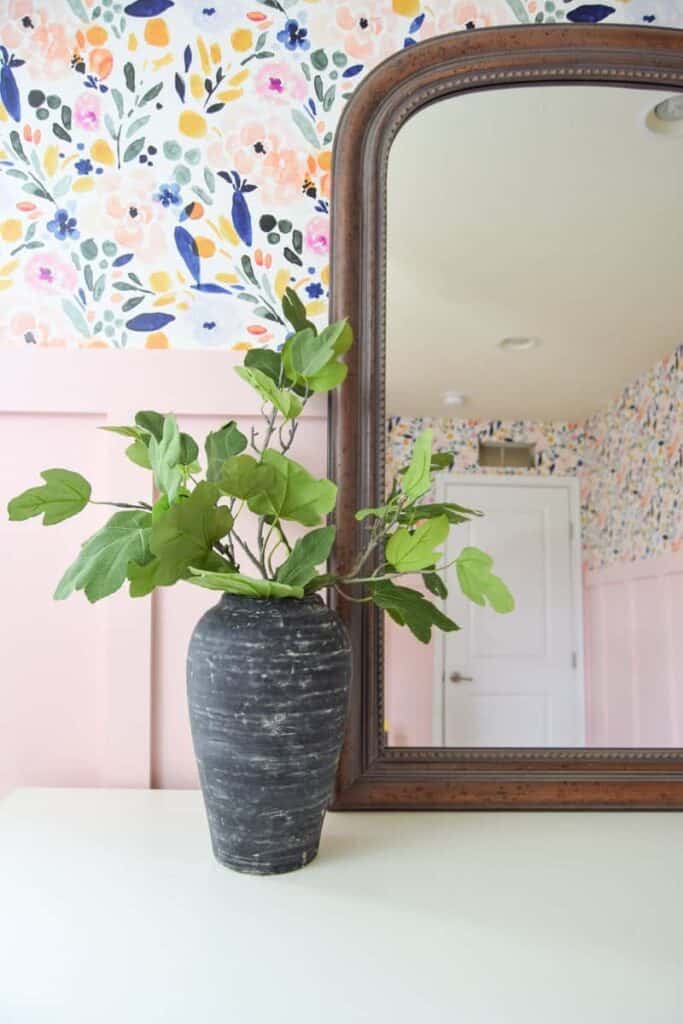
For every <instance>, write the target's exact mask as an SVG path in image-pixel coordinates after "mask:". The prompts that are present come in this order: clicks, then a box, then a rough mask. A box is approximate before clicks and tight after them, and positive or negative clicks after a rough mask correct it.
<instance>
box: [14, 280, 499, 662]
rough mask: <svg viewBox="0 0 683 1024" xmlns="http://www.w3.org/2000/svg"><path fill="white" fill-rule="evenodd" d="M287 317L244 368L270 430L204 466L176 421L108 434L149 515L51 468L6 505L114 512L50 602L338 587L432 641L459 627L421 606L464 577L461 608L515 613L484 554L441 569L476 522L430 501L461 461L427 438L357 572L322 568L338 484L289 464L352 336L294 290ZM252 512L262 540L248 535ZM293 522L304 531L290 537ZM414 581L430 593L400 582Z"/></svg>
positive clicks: (238, 439)
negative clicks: (161, 591)
mask: <svg viewBox="0 0 683 1024" xmlns="http://www.w3.org/2000/svg"><path fill="white" fill-rule="evenodd" d="M282 312H283V315H284V317H285V319H286V320H287V321H288V322H289V323H290V324H291V326H292V328H293V333H292V334H291V335H290V337H289V338H288V340H287V341H286V343H285V345H284V347H283V349H282V351H281V352H275V351H271V350H265V349H252V350H250V351H249V352H247V354H246V357H245V359H244V364H243V365H242V366H239V367H237V368H236V372H237V373H238V375H239V376H240V377H241V378H242V380H244V381H245V382H246V383H247V384H249V385H250V386H251V387H252V388H253V389H254V391H256V393H257V394H258V396H259V398H260V399H261V403H262V407H261V408H262V415H263V427H262V428H261V429H260V430H259V431H256V430H255V429H254V430H252V432H251V436H250V437H249V438H247V437H246V436H245V435H244V434H243V433H242V432H241V431H240V430H239V428H238V426H237V424H236V423H235V422H234V421H233V420H231V421H230V422H228V423H226V424H225V425H224V426H223V427H221V428H220V429H219V430H215V431H212V432H211V433H210V434H209V435H208V436H207V438H206V440H205V444H204V457H203V460H202V462H201V463H200V454H199V447H198V445H197V443H196V441H195V440H194V439H193V438H192V437H190V436H189V434H185V433H183V432H182V431H181V430H180V429H179V427H178V423H177V421H176V419H175V416H173V415H172V414H168V415H162V414H161V413H158V412H153V411H144V412H139V413H138V414H137V416H136V417H135V423H134V424H133V425H130V426H112V427H104V428H103V429H105V430H110V431H114V432H115V433H117V434H121V435H123V436H124V437H126V438H128V439H129V441H130V444H129V445H128V447H127V449H126V455H127V456H128V458H129V459H130V460H131V461H132V462H134V463H135V464H136V465H138V466H141V467H142V468H144V469H146V470H148V471H150V472H151V473H152V474H153V477H154V487H155V491H156V493H157V495H158V496H157V498H156V501H155V502H154V505H153V506H150V505H148V504H146V503H145V502H142V501H141V502H138V503H137V504H127V503H124V502H105V501H94V500H93V498H92V496H91V495H92V491H91V486H90V484H89V483H88V481H87V480H85V478H84V477H82V476H81V475H80V474H79V473H74V472H72V471H71V470H66V469H47V470H45V471H44V472H43V473H42V474H41V475H42V478H43V483H42V485H40V486H38V487H32V488H30V489H29V490H27V491H24V492H23V494H20V495H19V496H18V497H16V498H14V499H12V501H10V503H9V508H8V511H9V517H10V519H13V520H23V519H29V518H31V517H33V516H38V515H41V514H42V516H43V523H44V525H46V526H51V525H54V524H56V523H60V522H62V521H63V520H65V519H68V518H69V517H71V516H74V515H77V514H78V513H79V512H81V511H82V510H83V509H84V508H85V507H86V506H87V505H89V504H95V505H112V506H113V507H115V508H116V509H117V511H116V512H115V513H114V514H113V515H112V516H111V518H110V519H109V520H108V522H106V523H105V525H104V526H103V527H102V528H101V529H100V530H98V531H97V533H95V534H94V535H93V536H92V537H90V538H89V539H88V540H86V541H85V543H84V544H83V545H82V547H81V550H80V552H79V554H78V557H77V558H76V560H75V562H74V563H73V564H72V565H71V566H70V567H69V568H68V569H67V571H66V573H65V574H64V576H63V577H62V579H61V580H60V582H59V584H58V586H57V590H56V591H55V598H56V599H58V600H61V599H63V598H65V597H68V596H69V595H70V594H71V593H73V592H74V591H75V590H83V591H84V593H85V595H86V597H87V598H88V600H90V601H99V600H101V599H102V598H104V597H107V596H109V595H110V594H113V593H114V592H115V591H117V590H118V589H119V588H120V587H121V586H123V585H124V583H126V581H127V582H128V584H129V592H130V595H131V597H142V596H144V595H146V594H149V593H151V592H152V591H153V590H154V589H155V588H156V587H165V586H171V585H172V584H174V583H176V582H178V581H179V580H186V581H187V582H189V583H192V584H195V585H197V586H201V587H206V588H208V589H210V590H218V591H224V592H226V593H230V594H236V595H239V596H243V597H251V598H302V597H304V596H305V595H307V594H312V593H315V592H317V591H319V590H323V589H327V588H331V587H332V588H336V589H337V590H338V591H339V592H340V593H341V594H342V595H343V596H344V597H345V598H347V599H349V600H352V601H361V602H374V604H376V605H377V606H379V607H380V608H382V609H384V610H385V611H386V612H387V614H388V615H389V616H391V618H392V619H393V620H394V621H395V622H397V623H398V624H399V625H401V626H407V627H408V628H409V629H410V630H411V631H412V633H413V634H414V635H415V636H416V637H417V639H418V640H420V641H422V642H423V643H428V642H429V640H430V638H431V631H432V627H433V626H436V627H437V628H438V629H442V630H445V631H452V630H456V629H458V628H459V627H458V626H457V624H456V623H455V622H453V621H452V619H450V618H448V616H447V615H445V614H444V612H443V611H441V609H440V608H439V607H437V605H436V604H434V603H433V602H432V601H430V600H429V599H428V597H427V596H426V592H430V593H431V594H433V595H434V596H435V597H437V598H438V599H439V600H441V601H443V600H444V599H445V598H446V597H447V595H448V589H447V584H446V578H445V577H446V574H447V572H448V570H450V568H451V567H452V566H455V570H456V576H457V580H458V583H459V586H460V589H461V591H462V592H463V594H465V595H466V597H468V598H469V599H470V600H472V601H474V602H475V603H476V604H478V605H481V606H484V605H486V604H487V603H488V604H489V605H490V606H491V607H492V608H493V609H494V610H495V611H497V612H509V611H511V610H512V608H513V607H514V602H513V599H512V596H511V594H510V592H509V591H508V589H507V587H506V586H505V584H504V583H503V582H502V580H501V579H499V577H497V576H495V575H494V574H493V572H492V571H491V570H492V560H491V558H490V557H489V556H488V555H487V554H486V553H485V552H483V551H480V550H479V549H478V548H474V547H466V548H464V549H463V550H462V551H461V553H460V554H459V555H458V557H457V558H455V559H454V560H452V561H451V562H448V563H444V562H443V555H442V554H441V548H442V546H443V544H444V542H445V541H446V538H447V537H448V534H449V532H450V530H451V528H452V527H454V526H457V525H459V524H460V523H465V522H468V521H469V520H470V519H471V518H472V517H473V516H477V515H480V514H481V513H479V512H476V511H475V510H473V509H469V508H465V507H463V506H461V505H456V504H454V503H452V502H446V503H433V502H430V501H429V500H428V495H429V492H430V490H431V488H432V483H433V475H434V473H435V472H438V471H439V470H442V469H446V468H449V467H450V466H451V465H452V461H453V457H452V455H450V454H449V453H444V452H437V453H433V452H432V432H431V431H430V430H426V431H425V432H424V433H423V434H421V435H420V437H418V439H417V441H416V442H415V446H414V449H413V453H412V458H411V461H410V463H409V465H408V466H407V467H406V468H405V469H404V470H403V471H401V472H400V473H399V474H398V476H397V478H396V480H395V481H394V483H393V486H392V489H391V492H390V493H389V495H388V497H387V499H386V502H385V504H384V505H382V506H380V507H378V508H366V509H361V510H360V511H359V512H358V513H357V514H356V518H357V519H358V521H359V522H360V523H362V526H361V527H360V529H361V531H362V534H363V537H364V542H363V546H362V551H361V553H360V554H359V556H358V559H357V561H356V564H355V565H353V566H351V567H350V569H349V570H348V571H346V572H343V573H329V572H325V571H323V570H322V569H321V566H324V564H325V563H326V562H327V560H328V557H329V555H330V552H331V550H332V547H333V544H334V539H335V527H334V526H332V525H325V520H326V517H327V516H328V515H329V514H330V513H331V512H332V511H333V509H334V507H335V505H336V500H337V487H336V485H335V484H334V483H333V482H332V481H330V480H326V479H316V478H315V477H314V476H312V475H311V474H310V473H309V472H308V470H307V469H306V468H305V467H304V466H303V465H301V464H300V463H298V462H296V461H295V460H294V459H292V458H290V457H289V455H288V454H287V453H288V452H289V449H290V448H291V446H292V444H293V442H294V439H295V437H296V433H297V429H298V425H299V421H300V417H301V414H302V412H303V410H304V408H305V406H306V404H307V403H308V401H309V400H310V398H311V396H312V395H314V394H316V393H320V392H327V391H330V390H332V389H333V388H335V387H337V386H338V385H340V384H341V383H342V382H343V381H344V379H345V377H346V374H347V372H348V368H347V366H346V363H345V362H344V361H343V356H344V354H345V353H346V352H347V351H348V350H349V348H350V347H351V344H352V342H353V335H352V331H351V328H350V326H349V324H348V323H346V322H345V321H341V322H338V323H335V324H331V325H330V326H329V327H326V328H324V330H322V331H320V332H318V331H317V330H316V328H315V326H314V325H313V324H312V323H310V321H309V320H308V319H307V316H306V311H305V308H304V306H303V304H302V302H301V300H300V299H299V297H298V296H297V294H296V292H294V291H293V290H291V289H288V290H287V292H286V293H285V296H284V299H283V302H282ZM249 513H250V514H251V516H252V522H253V521H254V520H255V523H254V525H255V527H256V529H255V536H256V540H255V541H254V540H252V539H250V538H251V535H250V536H249V539H248V537H247V535H245V533H244V528H243V524H244V520H245V518H246V517H247V515H248V514H249ZM291 524H296V525H297V526H298V527H302V526H303V527H307V528H309V530H308V532H307V533H305V535H304V536H301V537H299V538H298V539H296V540H291V539H290V537H289V536H288V531H289V530H290V528H291ZM243 567H245V568H247V570H248V571H247V572H244V571H243ZM414 574H419V575H420V576H421V579H422V582H423V584H424V589H421V590H418V589H415V587H411V586H406V585H405V583H399V582H397V581H398V580H401V579H402V578H403V577H405V576H411V575H414Z"/></svg>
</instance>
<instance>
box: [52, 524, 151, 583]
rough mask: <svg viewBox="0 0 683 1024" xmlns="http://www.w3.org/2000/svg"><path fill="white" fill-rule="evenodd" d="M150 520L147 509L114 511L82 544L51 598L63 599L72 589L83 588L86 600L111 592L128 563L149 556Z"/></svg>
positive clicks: (143, 560) (141, 561) (124, 576)
mask: <svg viewBox="0 0 683 1024" xmlns="http://www.w3.org/2000/svg"><path fill="white" fill-rule="evenodd" d="M151 524H152V513H151V512H146V511H143V510H140V511H138V510H137V509H136V510H126V511H124V512H116V513H115V514H114V515H113V516H112V517H111V519H110V520H109V521H108V522H107V523H106V525H105V526H103V527H102V529H101V530H98V531H97V533H95V534H93V536H92V537H90V539H89V540H87V541H86V542H85V544H83V546H82V547H81V550H80V554H79V555H78V558H77V559H76V561H75V562H74V563H73V565H71V566H70V567H69V568H68V569H67V571H66V572H65V573H64V575H63V576H62V579H61V580H60V582H59V584H58V586H57V589H56V591H55V595H54V596H55V600H56V601H62V600H64V598H65V597H68V596H69V595H70V594H72V593H73V592H74V590H84V591H85V596H86V597H87V598H88V600H89V601H100V600H101V599H102V598H103V597H108V596H109V594H113V593H114V592H115V591H116V590H118V589H119V587H120V586H121V584H122V583H123V581H124V580H125V579H126V572H127V569H128V563H129V562H130V561H131V560H132V561H135V562H140V563H144V562H145V561H146V560H147V558H148V557H149V536H150V529H151Z"/></svg>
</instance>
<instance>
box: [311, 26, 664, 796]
mask: <svg viewBox="0 0 683 1024" xmlns="http://www.w3.org/2000/svg"><path fill="white" fill-rule="evenodd" d="M583 82H585V83H590V84H596V83H598V84H602V85H607V86H608V85H619V86H631V87H634V88H653V89H667V90H681V89H683V31H680V30H677V29H659V28H646V27H642V28H641V27H639V26H625V25H609V26H603V25H600V26H597V25H590V26H579V25H572V26H565V25H551V26H543V25H539V26H525V27H522V28H492V29H481V30H476V31H473V32H461V33H455V34H451V35H447V36H440V37H436V38H434V39H431V40H429V41H427V42H424V43H420V44H419V45H418V46H413V47H409V48H407V49H405V50H403V51H401V52H400V53H397V54H395V55H394V56H392V57H390V58H389V59H388V60H386V61H385V62H384V63H383V64H381V65H379V66H378V67H377V68H376V69H375V70H374V71H373V72H372V73H371V74H370V75H369V76H368V77H367V78H366V79H365V81H364V82H363V83H362V84H361V85H360V86H359V87H358V89H357V90H356V91H355V93H354V94H353V96H352V97H351V99H350V100H349V103H348V105H347V107H346V109H345V111H344V114H343V117H342V119H341V122H340V125H339V127H338V129H337V134H336V138H335V144H334V161H333V190H332V191H333V198H332V246H331V318H332V319H333V320H337V319H340V318H342V317H348V318H349V320H350V322H351V325H352V326H353V328H354V330H355V333H356V344H355V346H354V348H353V349H352V350H351V352H350V353H349V376H348V378H347V381H346V383H345V385H344V387H343V388H342V389H341V391H340V394H339V395H338V396H335V397H333V399H332V400H331V405H330V457H329V461H330V474H331V476H332V477H333V479H336V481H337V482H338V484H339V488H340V494H339V497H340V503H339V507H338V512H337V528H338V534H337V538H338V544H337V556H336V557H337V564H336V566H335V568H337V569H341V570H343V569H345V568H346V567H348V566H350V565H351V564H352V563H353V561H354V557H355V555H356V552H357V551H358V550H359V545H360V540H361V536H362V526H361V524H358V523H357V522H356V520H355V518H354V513H355V511H356V509H358V508H362V507H367V506H373V505H378V504H382V503H383V501H384V454H385V444H386V440H385V396H384V381H385V363H384V335H385V308H384V307H385V277H386V273H385V263H386V260H385V254H386V176H387V162H388V156H389V150H390V147H391V144H392V141H393V139H394V137H395V136H396V133H397V132H398V131H399V130H400V128H401V127H402V125H403V124H405V122H406V121H407V120H408V118H409V117H411V116H412V115H414V114H415V113H416V112H417V111H419V110H420V109H422V108H423V107H425V106H427V105H429V104H431V103H433V102H434V101H436V100H440V99H443V98H445V97H450V96H458V95H466V94H467V93H468V92H472V91H476V90H481V89H494V88H505V87H510V86H517V87H519V86H522V87H523V86H525V85H531V84H534V85H537V84H543V85H550V84H558V83H564V84H571V85H575V84H580V83H583ZM336 605H337V607H338V609H339V611H340V613H341V614H342V616H343V618H344V620H345V622H346V623H347V626H348V628H349V630H350V633H351V638H352V644H353V650H354V681H353V684H352V692H351V704H350V717H349V727H348V732H347V737H346V741H345V746H344V751H343V754H342V758H341V763H340V767H339V772H338V778H337V788H336V795H335V800H334V803H333V809H334V810H347V809H348V810H359V809H393V810H399V809H404V810H405V809H432V810H433V809H439V808H441V809H449V808H450V809H456V808H461V809H477V808H482V809H484V808H488V809H505V808H507V809H510V808H526V809H552V808H558V809H561V808H565V809H570V808H577V809H580V808H583V809H589V808H593V809H598V808H600V809H604V808H615V809H629V808H630V809H635V808H639V809H653V808H660V809H661V808H672V809H673V808H683V750H681V749H637V748H628V749H623V748H622V749H617V748H610V749H599V748H595V749H585V748H581V749H577V748H574V749H571V748H569V749H568V748H565V749H554V748H479V749H475V748H453V747H451V748H436V747H424V748H419V747H415V748H412V747H411V748H408V747H387V746H386V745H385V743H384V707H383V704H384V702H383V679H382V673H383V660H384V659H383V623H382V618H381V613H380V612H379V611H378V610H377V609H375V608H374V607H371V606H368V605H358V604H353V605H352V604H350V603H349V602H347V601H345V600H344V599H343V598H339V599H337V601H336ZM425 685H431V679H430V680H425Z"/></svg>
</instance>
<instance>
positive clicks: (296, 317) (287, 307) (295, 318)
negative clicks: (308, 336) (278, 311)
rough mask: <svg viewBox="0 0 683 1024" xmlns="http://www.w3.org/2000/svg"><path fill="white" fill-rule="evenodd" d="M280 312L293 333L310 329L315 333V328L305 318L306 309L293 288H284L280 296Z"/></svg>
mask: <svg viewBox="0 0 683 1024" xmlns="http://www.w3.org/2000/svg"><path fill="white" fill-rule="evenodd" d="M282 312H283V314H284V317H285V320H287V321H288V322H289V323H290V324H291V325H292V327H293V328H294V330H295V331H304V330H306V329H307V328H310V329H311V330H312V331H315V326H314V325H313V324H312V323H311V321H310V320H309V319H308V317H307V316H306V307H305V306H304V304H303V302H302V301H301V299H300V298H299V296H298V295H297V293H296V292H295V291H294V289H293V288H285V294H284V295H283V296H282Z"/></svg>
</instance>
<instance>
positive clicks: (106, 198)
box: [79, 167, 168, 264]
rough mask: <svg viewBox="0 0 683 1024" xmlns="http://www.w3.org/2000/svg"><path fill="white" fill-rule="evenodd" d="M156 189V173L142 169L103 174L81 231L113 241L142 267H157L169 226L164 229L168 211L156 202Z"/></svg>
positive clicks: (86, 209)
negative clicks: (155, 264) (153, 264)
mask: <svg viewBox="0 0 683 1024" xmlns="http://www.w3.org/2000/svg"><path fill="white" fill-rule="evenodd" d="M157 189H158V178H157V176H156V173H155V172H154V171H152V170H148V169H145V168H143V167H137V168H135V169H134V170H131V171H128V172H127V173H126V174H125V175H123V174H117V173H114V172H111V173H109V174H104V175H102V177H101V178H99V180H98V182H97V185H96V187H95V189H94V190H93V191H92V192H90V193H89V201H88V204H87V206H85V205H84V206H83V208H82V210H81V216H80V217H79V227H80V228H81V230H82V232H89V233H90V234H92V235H94V236H96V237H100V238H112V239H113V240H114V241H115V242H116V243H117V244H118V245H120V246H121V248H122V249H125V250H126V251H127V252H134V253H135V255H136V256H137V257H138V258H139V259H140V260H142V262H143V263H149V264H151V263H156V262H157V261H158V260H159V257H160V255H161V254H162V253H164V251H165V250H166V249H167V246H168V243H167V236H168V226H167V225H162V219H164V218H165V216H166V210H165V208H164V207H163V206H162V204H161V203H158V202H155V201H154V194H155V193H156V191H157ZM84 237H85V235H84Z"/></svg>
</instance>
